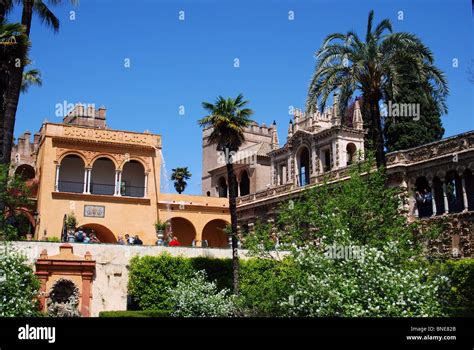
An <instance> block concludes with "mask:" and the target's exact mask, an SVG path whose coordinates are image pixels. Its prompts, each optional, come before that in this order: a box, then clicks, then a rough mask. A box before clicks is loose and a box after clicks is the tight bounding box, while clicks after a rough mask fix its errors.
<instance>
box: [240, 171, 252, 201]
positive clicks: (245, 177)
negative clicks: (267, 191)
mask: <svg viewBox="0 0 474 350" xmlns="http://www.w3.org/2000/svg"><path fill="white" fill-rule="evenodd" d="M248 194H250V178H249V174H248V172H247V170H244V171H242V174H241V175H240V195H241V196H246V195H248Z"/></svg>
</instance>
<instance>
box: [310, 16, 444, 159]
mask: <svg viewBox="0 0 474 350" xmlns="http://www.w3.org/2000/svg"><path fill="white" fill-rule="evenodd" d="M373 18H374V11H370V13H369V18H368V23H367V32H366V36H365V41H362V40H361V39H360V38H359V36H358V35H357V34H356V33H355V32H353V31H349V32H347V33H346V34H343V33H334V34H330V35H328V36H327V37H326V39H325V40H324V42H323V45H322V46H321V48H320V49H319V50H318V51H317V52H316V59H317V64H316V68H315V72H314V74H313V77H312V80H311V83H310V86H309V89H308V96H307V101H306V110H307V111H308V112H310V111H312V110H314V108H315V107H316V105H317V103H318V99H320V104H319V108H320V109H321V110H324V108H325V106H326V101H327V99H328V97H329V96H330V95H331V93H333V92H336V91H337V92H338V93H339V106H340V109H339V115H340V116H343V115H344V113H345V109H346V107H347V104H348V102H349V101H350V99H351V98H352V96H353V95H354V94H356V93H361V94H362V102H363V106H362V109H363V113H364V119H365V120H364V122H366V125H367V126H368V128H369V136H368V137H369V140H370V141H371V142H372V147H373V148H374V149H375V158H376V162H377V167H381V166H385V153H384V141H383V132H382V120H381V116H380V107H379V103H380V102H381V101H385V102H388V100H391V99H395V100H397V99H398V94H399V91H400V89H401V86H402V84H403V83H404V80H403V78H404V75H403V73H402V72H403V71H404V70H403V68H404V67H405V68H406V67H407V66H411V67H412V68H413V69H414V70H415V72H416V76H417V77H418V80H419V81H420V84H421V85H425V86H426V88H425V89H424V92H425V94H427V95H428V94H429V95H431V96H432V97H433V98H434V100H435V101H436V103H437V105H438V107H439V110H440V112H441V113H447V106H446V97H447V95H448V92H449V91H448V87H447V83H446V80H445V77H444V74H443V72H442V71H440V70H439V69H438V68H436V67H435V66H434V64H433V63H434V58H433V54H432V52H431V51H430V49H429V48H427V47H426V46H425V45H424V44H423V43H422V41H421V40H420V39H419V38H418V37H416V36H415V35H413V34H410V33H404V32H399V33H393V32H392V24H391V23H390V20H388V19H384V20H382V21H381V22H380V23H379V24H378V25H377V26H376V27H375V29H373V26H372V22H373Z"/></svg>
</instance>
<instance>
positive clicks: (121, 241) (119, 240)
mask: <svg viewBox="0 0 474 350" xmlns="http://www.w3.org/2000/svg"><path fill="white" fill-rule="evenodd" d="M117 244H125V242H124V240H123V237H122V235H118V238H117Z"/></svg>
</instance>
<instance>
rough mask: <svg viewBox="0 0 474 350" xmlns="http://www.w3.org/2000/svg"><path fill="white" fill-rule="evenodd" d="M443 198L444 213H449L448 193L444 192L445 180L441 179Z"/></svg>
mask: <svg viewBox="0 0 474 350" xmlns="http://www.w3.org/2000/svg"><path fill="white" fill-rule="evenodd" d="M443 200H444V213H445V214H448V213H449V203H448V195H447V193H446V181H445V180H444V181H443Z"/></svg>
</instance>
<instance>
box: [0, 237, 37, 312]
mask: <svg viewBox="0 0 474 350" xmlns="http://www.w3.org/2000/svg"><path fill="white" fill-rule="evenodd" d="M39 287H40V283H39V281H38V279H37V278H36V276H35V274H34V272H33V268H32V267H31V266H30V265H29V264H28V262H27V259H26V257H25V256H24V255H23V254H22V253H20V252H18V251H16V250H15V249H13V248H12V247H10V246H9V245H6V244H3V245H2V247H0V296H1V297H0V317H31V316H36V315H37V314H38V303H37V300H36V298H37V296H38V292H39Z"/></svg>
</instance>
